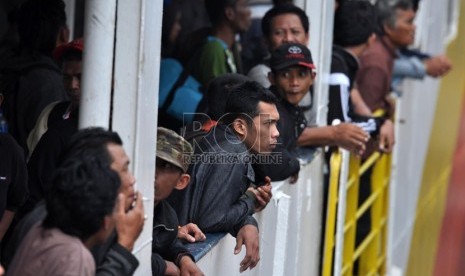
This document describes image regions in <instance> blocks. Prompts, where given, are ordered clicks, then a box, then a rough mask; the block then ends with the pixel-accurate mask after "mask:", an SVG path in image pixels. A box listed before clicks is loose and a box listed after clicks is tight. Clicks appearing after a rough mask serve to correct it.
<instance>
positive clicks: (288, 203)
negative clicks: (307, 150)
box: [198, 154, 324, 276]
mask: <svg viewBox="0 0 465 276" xmlns="http://www.w3.org/2000/svg"><path fill="white" fill-rule="evenodd" d="M323 162H324V161H323V155H322V154H319V155H318V156H317V157H316V158H315V160H313V162H312V163H310V164H308V165H305V166H303V167H302V169H301V172H300V174H299V181H298V182H297V183H296V184H292V185H291V184H289V183H288V181H284V182H273V183H272V185H273V200H272V201H271V202H270V203H269V204H268V206H267V207H266V208H265V210H264V211H263V212H261V213H259V214H256V215H255V217H256V218H257V220H258V222H259V229H260V257H261V260H260V262H259V264H258V265H257V267H255V268H254V269H253V270H247V271H246V272H244V273H242V274H239V264H240V262H241V260H242V259H243V258H244V255H245V248H243V249H242V251H241V253H240V254H239V255H234V253H233V252H234V247H235V245H236V241H235V238H234V237H232V236H231V235H228V236H227V237H226V238H224V239H222V240H221V241H220V243H219V244H217V245H216V246H215V247H214V248H213V249H212V250H211V251H210V252H209V253H207V255H206V256H204V257H203V258H202V259H201V260H200V261H199V262H198V265H199V267H200V268H201V269H202V271H203V272H204V273H205V275H225V276H226V275H244V276H247V275H257V276H258V275H274V276H281V275H282V276H292V275H318V269H319V267H318V266H319V260H320V234H321V222H322V217H321V214H322V201H323V196H322V195H323V175H322V173H321V168H322V165H323Z"/></svg>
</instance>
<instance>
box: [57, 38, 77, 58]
mask: <svg viewBox="0 0 465 276" xmlns="http://www.w3.org/2000/svg"><path fill="white" fill-rule="evenodd" d="M69 50H77V51H79V52H81V53H82V51H83V50H84V41H83V39H82V37H81V38H77V39H75V40H73V41H71V42H68V43H66V44H62V45H60V46H58V47H56V48H55V49H54V50H53V58H54V59H55V60H60V59H61V57H62V56H63V54H64V53H66V52H67V51H69Z"/></svg>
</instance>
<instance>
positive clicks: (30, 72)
mask: <svg viewBox="0 0 465 276" xmlns="http://www.w3.org/2000/svg"><path fill="white" fill-rule="evenodd" d="M0 69H1V75H2V85H4V84H5V83H6V82H7V81H6V79H8V82H10V81H11V82H13V83H10V84H9V85H11V86H10V87H14V89H12V90H11V91H9V90H7V91H4V94H5V95H4V97H5V102H4V111H5V117H6V118H7V120H8V123H9V132H10V133H11V134H12V136H13V137H14V138H15V139H16V141H18V144H19V145H20V146H21V147H22V148H23V149H24V150H25V151H26V153H27V144H26V140H27V137H28V135H29V132H30V131H31V130H32V129H33V128H34V125H35V123H36V121H37V118H38V117H39V115H40V113H41V112H42V110H43V109H44V108H45V107H46V106H47V105H48V104H50V103H51V102H54V101H63V100H66V99H67V96H66V92H65V88H64V86H63V79H62V73H61V70H60V68H59V67H58V66H57V65H56V63H55V62H54V61H53V60H52V58H51V57H48V56H45V55H43V54H41V53H35V54H26V53H23V54H21V55H18V56H14V57H10V58H9V59H8V60H7V61H6V63H5V66H4V67H3V68H0Z"/></svg>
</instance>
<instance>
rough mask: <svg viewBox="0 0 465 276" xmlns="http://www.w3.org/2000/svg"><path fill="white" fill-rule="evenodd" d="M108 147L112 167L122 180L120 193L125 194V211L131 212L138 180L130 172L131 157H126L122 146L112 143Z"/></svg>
mask: <svg viewBox="0 0 465 276" xmlns="http://www.w3.org/2000/svg"><path fill="white" fill-rule="evenodd" d="M107 147H108V151H109V152H110V155H111V157H112V159H113V162H112V163H111V166H110V167H111V169H113V170H114V171H116V172H117V173H118V175H119V177H120V180H121V186H120V188H119V191H118V193H122V194H124V196H125V198H126V201H125V210H129V208H130V206H131V204H132V203H133V202H134V197H135V194H136V193H135V190H134V184H135V183H136V178H135V177H134V175H133V174H132V173H131V171H130V170H129V157H128V156H127V155H126V152H125V151H124V149H123V147H122V146H121V145H117V144H114V143H110V144H108V146H107Z"/></svg>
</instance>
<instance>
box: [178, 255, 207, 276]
mask: <svg viewBox="0 0 465 276" xmlns="http://www.w3.org/2000/svg"><path fill="white" fill-rule="evenodd" d="M179 266H180V269H181V276H203V275H205V274H203V272H202V270H200V268H199V267H198V266H197V265H196V264H195V263H194V262H193V261H192V259H191V258H190V257H189V256H184V257H182V258H181V261H180V262H179Z"/></svg>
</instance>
